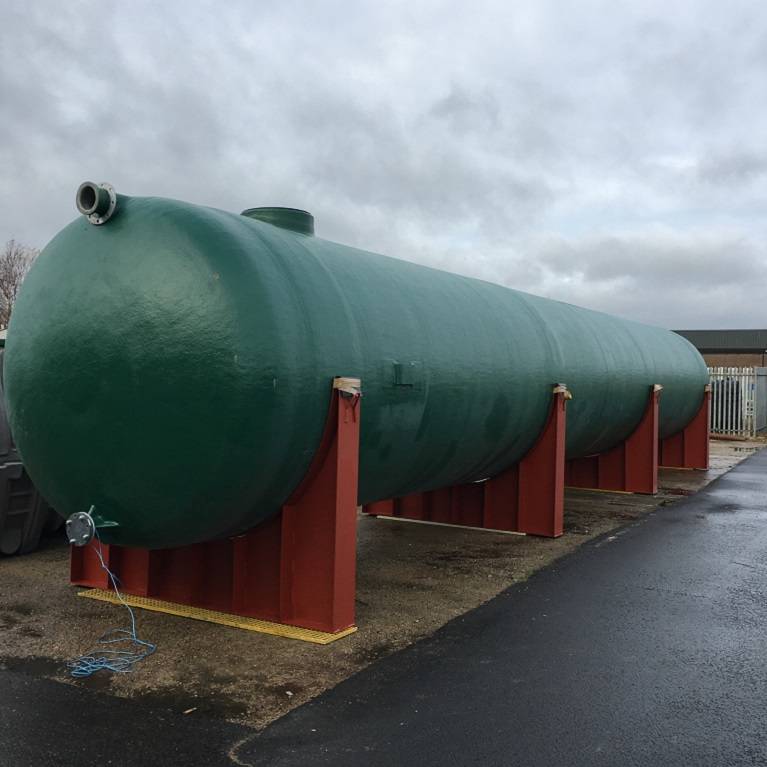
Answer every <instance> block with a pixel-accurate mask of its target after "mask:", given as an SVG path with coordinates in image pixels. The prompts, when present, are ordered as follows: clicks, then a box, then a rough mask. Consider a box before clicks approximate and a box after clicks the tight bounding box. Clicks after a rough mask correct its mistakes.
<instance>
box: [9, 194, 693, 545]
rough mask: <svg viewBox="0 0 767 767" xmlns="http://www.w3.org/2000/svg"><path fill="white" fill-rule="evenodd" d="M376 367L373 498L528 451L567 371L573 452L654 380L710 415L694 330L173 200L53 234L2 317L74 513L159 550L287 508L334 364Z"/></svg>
mask: <svg viewBox="0 0 767 767" xmlns="http://www.w3.org/2000/svg"><path fill="white" fill-rule="evenodd" d="M339 375H343V376H357V377H359V378H361V379H362V387H363V392H364V396H363V402H362V431H361V448H360V501H361V502H367V501H372V500H376V499H381V498H387V497H392V496H398V495H403V494H405V493H408V492H412V491H417V490H425V489H431V488H437V487H442V486H446V485H450V484H453V483H457V482H464V481H469V480H479V479H482V478H485V477H488V476H491V475H493V474H496V473H497V472H499V471H501V470H502V469H503V468H505V467H506V466H508V465H509V464H511V463H513V462H514V461H516V460H517V459H519V458H521V457H522V456H523V455H524V454H525V452H526V451H527V450H528V449H529V448H530V447H531V445H532V444H533V442H534V441H535V439H536V437H537V436H538V434H539V432H540V431H541V428H542V426H543V425H544V422H545V420H546V417H547V413H548V409H549V405H550V402H551V387H552V385H553V384H555V383H558V382H564V383H566V384H567V385H568V386H569V388H570V389H571V391H572V393H573V397H574V399H573V400H572V401H571V402H570V404H569V405H568V418H567V449H568V455H569V456H570V457H575V456H581V455H586V454H590V453H594V452H598V451H601V450H604V449H607V448H610V447H612V446H613V445H615V444H616V443H618V442H619V441H620V440H622V439H623V438H625V437H627V436H628V435H629V434H630V433H631V432H632V430H633V429H634V427H635V426H636V424H637V423H638V422H639V420H640V418H641V416H642V414H643V412H644V409H645V406H646V403H647V398H648V393H649V387H650V386H651V385H652V384H655V383H660V384H663V386H664V387H665V388H664V391H663V395H662V397H661V429H662V434H663V435H664V436H665V435H670V434H672V433H674V432H676V431H678V430H680V429H681V428H683V427H684V426H685V425H686V424H687V422H689V421H690V419H691V418H692V417H693V415H694V414H695V413H696V411H697V409H698V407H699V405H700V403H701V398H702V391H703V387H704V385H705V383H706V382H707V375H706V367H705V365H704V363H703V360H702V358H701V357H700V355H699V354H698V352H697V351H696V350H695V349H694V348H693V347H692V345H691V344H689V343H688V342H687V341H686V340H684V339H683V338H681V337H680V336H678V335H675V334H674V333H671V332H670V331H666V330H662V329H660V328H655V327H649V326H645V325H640V324H636V323H632V322H627V321H624V320H620V319H617V318H615V317H610V316H608V315H605V314H600V313H597V312H592V311H588V310H585V309H580V308H577V307H574V306H570V305H567V304H563V303H559V302H556V301H550V300H546V299H543V298H538V297H535V296H531V295H526V294H524V293H520V292H517V291H513V290H509V289H507V288H503V287H500V286H498V285H493V284H490V283H487V282H482V281H479V280H473V279H469V278H466V277H460V276H457V275H454V274H449V273H446V272H442V271H436V270H433V269H428V268H425V267H422V266H417V265H415V264H411V263H407V262H403V261H398V260H395V259H392V258H387V257H384V256H380V255H375V254H372V253H367V252H365V251H360V250H355V249H353V248H349V247H345V246H342V245H338V244H336V243H332V242H328V241H324V240H321V239H319V238H315V237H311V236H306V235H301V234H296V233H295V232H292V231H287V230H284V229H280V228H278V227H276V226H272V225H270V224H267V223H264V222H261V221H258V220H253V219H251V218H248V217H245V216H239V215H235V214H231V213H225V212H222V211H219V210H214V209H210V208H202V207H196V206H193V205H189V204H185V203H182V202H177V201H173V200H165V199H159V198H126V197H119V202H118V208H117V212H116V214H115V215H114V217H113V218H112V219H111V220H110V221H109V222H108V223H106V224H105V225H103V226H92V225H90V224H89V223H88V222H87V221H86V220H85V219H84V218H78V219H77V220H76V221H74V222H73V223H72V224H70V225H69V226H68V227H66V228H65V229H64V230H63V231H62V232H60V233H59V234H58V235H57V236H56V237H55V238H54V239H53V240H52V241H51V243H50V244H49V245H48V246H47V247H46V248H45V250H44V251H43V252H42V254H41V255H40V257H39V258H38V260H37V263H36V264H35V266H34V267H33V269H32V271H31V272H30V274H29V276H28V278H27V280H26V282H25V283H24V286H23V289H22V291H21V295H20V296H19V299H18V303H17V305H16V308H15V311H14V315H13V319H12V322H11V327H10V331H9V334H8V342H7V352H6V359H5V381H6V391H7V397H8V407H9V414H10V420H11V424H12V428H13V431H14V435H15V437H16V441H17V444H18V446H19V449H20V451H21V453H22V456H23V458H24V461H25V463H26V464H27V466H28V469H29V472H30V474H31V475H32V477H33V479H34V481H35V483H36V484H37V485H38V487H39V488H40V489H41V491H42V492H43V494H44V495H45V497H46V498H47V499H48V500H49V501H50V502H51V503H52V504H53V506H55V508H57V509H58V510H59V511H60V512H61V513H63V514H65V515H68V514H70V513H72V512H75V511H82V510H87V509H88V508H89V507H90V505H91V504H94V505H95V506H96V509H97V513H98V514H100V515H101V516H102V517H104V518H106V519H109V520H112V521H115V522H117V523H118V524H119V527H116V528H112V529H106V530H104V532H103V537H104V539H105V540H107V541H113V542H118V543H124V544H129V545H141V546H148V547H150V548H159V547H163V546H174V545H182V544H186V543H192V542H196V541H202V540H207V539H211V538H216V537H221V536H224V535H228V534H232V533H235V532H239V531H242V530H245V529H247V528H250V527H252V526H254V525H255V524H257V523H258V522H259V521H261V520H263V519H265V518H267V517H269V516H270V515H272V514H274V513H275V512H276V511H277V510H278V509H279V507H280V505H281V504H282V502H283V501H284V500H285V499H286V498H287V497H288V496H289V495H290V493H291V491H292V490H293V489H294V488H295V487H296V485H297V484H298V483H299V482H300V480H301V479H302V477H303V475H304V473H305V471H306V469H307V467H308V465H309V463H310V461H311V459H312V456H313V455H314V452H315V450H316V448H317V445H318V442H319V440H320V436H321V433H322V429H323V424H324V421H325V417H326V412H327V407H328V403H329V401H330V393H331V381H332V378H333V377H334V376H339Z"/></svg>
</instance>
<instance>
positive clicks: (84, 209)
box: [75, 181, 117, 226]
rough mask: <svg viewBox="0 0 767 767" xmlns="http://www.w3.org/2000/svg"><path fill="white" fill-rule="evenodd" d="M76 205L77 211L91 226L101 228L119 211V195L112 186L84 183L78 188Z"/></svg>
mask: <svg viewBox="0 0 767 767" xmlns="http://www.w3.org/2000/svg"><path fill="white" fill-rule="evenodd" d="M75 203H76V205H77V210H79V211H80V213H82V214H83V215H84V216H85V217H86V218H87V219H88V221H90V222H91V224H95V225H96V226H100V225H101V224H105V223H106V222H107V221H109V219H110V218H112V216H113V215H114V213H115V210H116V209H117V195H116V194H115V190H114V189H113V188H112V185H111V184H106V183H104V184H95V183H93V181H83V183H82V184H80V186H79V187H78V188H77V195H76V196H75Z"/></svg>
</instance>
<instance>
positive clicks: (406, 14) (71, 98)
mask: <svg viewBox="0 0 767 767" xmlns="http://www.w3.org/2000/svg"><path fill="white" fill-rule="evenodd" d="M0 171H2V172H0V241H3V242H4V241H5V240H7V239H10V238H11V237H15V238H16V239H18V240H21V241H22V242H24V243H26V244H29V245H32V246H36V247H42V246H43V245H44V244H45V243H46V242H47V241H48V240H49V239H50V238H51V236H52V235H53V234H55V232H56V231H57V230H58V229H59V228H61V227H62V226H63V225H64V224H66V223H67V222H68V221H69V220H70V219H71V218H73V217H74V215H75V210H74V193H75V190H76V188H77V186H78V184H79V182H80V181H82V180H85V179H89V180H94V181H109V182H111V183H113V184H114V185H115V186H116V187H117V189H118V191H119V192H122V193H125V194H136V195H163V196H168V197H176V198H181V199H186V200H190V201H193V202H197V203H201V204H205V205H212V206H216V207H221V208H225V209H229V210H233V211H239V210H241V209H243V208H246V207H251V206H257V205H288V206H296V207H303V208H306V209H308V210H310V211H312V213H314V215H315V217H316V219H317V233H318V235H320V236H322V237H326V238H329V239H334V240H338V241H341V242H345V243H349V244H353V245H356V246H359V247H363V248H366V249H369V250H375V251H379V252H385V253H387V254H389V255H393V256H397V257H400V258H405V259H408V260H412V261H417V262H420V263H423V264H428V265H430V266H437V267H440V268H444V269H449V270H452V271H457V272H461V273H463V274H467V275H470V276H476V277H481V278H483V279H487V280H491V281H494V282H499V283H502V284H504V285H508V286H510V287H515V288H519V289H522V290H527V291H530V292H534V293H539V294H542V295H546V296H551V297H554V298H558V299H561V300H565V301H569V302H572V303H577V304H581V305H584V306H589V307H593V308H597V309H602V310H605V311H609V312H614V313H617V314H621V315H623V316H626V317H631V318H634V319H639V320H643V321H647V322H652V323H655V324H660V325H666V326H670V327H767V308H766V307H767V300H766V297H767V245H765V243H767V237H766V236H765V235H767V218H766V216H765V212H766V207H767V5H765V4H764V2H763V0H762V1H760V0H754V1H753V2H739V1H738V0H728V2H726V3H725V2H722V1H721V0H712V1H707V0H700V1H699V2H684V0H675V2H668V0H664V2H652V1H651V0H641V1H640V0H635V2H632V3H622V2H619V0H611V1H607V2H587V1H585V0H584V1H580V0H579V1H578V2H569V1H568V0H559V1H558V2H554V1H553V0H552V1H551V2H546V1H545V0H526V1H525V0H515V2H509V0H474V2H471V3H459V2H436V1H432V0H408V1H407V2H398V1H395V2H387V1H386V0H377V1H376V2H352V1H351V0H344V1H343V2H342V1H340V0H339V1H336V0H314V1H313V2H309V1H308V0H307V1H306V2H290V1H289V0H288V1H285V0H282V1H281V2H279V3H275V2H270V3H260V2H239V1H238V0H227V2H225V3H220V2H217V3H203V2H194V0H186V1H185V2H176V1H175V0H165V1H164V2H162V3H158V2H152V3H149V2H137V1H136V0H131V1H130V2H125V1H123V2H119V3H115V2H110V1H109V0H101V1H100V2H92V3H79V2H75V1H74V0H67V2H66V3H61V2H58V1H57V2H55V3H54V2H51V3H45V2H29V1H28V0H26V1H25V2H17V0H10V1H9V0H4V1H3V3H2V6H1V7H0Z"/></svg>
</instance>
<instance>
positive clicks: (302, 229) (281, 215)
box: [242, 207, 314, 235]
mask: <svg viewBox="0 0 767 767" xmlns="http://www.w3.org/2000/svg"><path fill="white" fill-rule="evenodd" d="M242 215H243V216H247V217H248V218H255V219H256V221H263V222H264V223H266V224H271V225H272V226H279V227H280V229H289V230H290V231H291V232H298V233H299V234H310V235H311V234H314V216H313V215H312V214H311V213H307V211H305V210H299V209H298V208H273V207H272V208H248V209H247V210H243V211H242Z"/></svg>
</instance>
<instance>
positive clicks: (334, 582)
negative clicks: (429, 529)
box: [70, 378, 360, 633]
mask: <svg viewBox="0 0 767 767" xmlns="http://www.w3.org/2000/svg"><path fill="white" fill-rule="evenodd" d="M359 385H360V382H359V380H358V379H355V378H336V379H335V380H334V382H333V395H332V400H331V405H330V410H329V413H328V419H327V422H326V425H325V431H324V435H323V438H322V442H321V445H320V448H319V450H318V451H317V454H316V455H315V457H314V460H313V462H312V465H311V466H310V468H309V471H308V473H307V475H306V477H305V479H304V480H303V482H302V483H301V485H300V486H299V487H298V488H297V490H296V491H295V492H294V493H293V495H292V496H291V497H290V498H289V499H288V501H287V502H286V503H285V505H284V506H283V507H282V510H281V512H280V513H279V514H278V515H277V516H275V517H273V518H272V519H269V520H267V521H266V522H264V523H262V524H260V525H258V527H255V528H253V529H252V530H249V531H248V532H247V533H244V534H243V535H239V536H236V537H234V538H230V539H226V540H220V541H210V542H207V543H199V544H194V545H192V546H182V547H179V548H175V549H161V550H155V551H150V550H148V549H138V548H127V547H123V546H107V545H103V546H102V553H103V556H104V560H105V562H106V563H107V565H108V566H109V568H110V569H111V570H112V572H113V573H114V574H115V575H116V576H117V578H118V579H119V583H120V588H121V590H122V591H124V592H125V593H127V594H133V595H136V596H143V597H152V598H155V599H161V600H166V601H170V602H177V603H181V604H185V605H190V606H193V607H202V608H206V609H209V610H218V611H221V612H228V613H234V614H236V615H244V616H248V617H252V618H261V619H263V620H268V621H274V622H277V623H284V624H288V625H292V626H300V627H302V628H308V629H314V630H317V631H325V632H329V633H337V632H339V631H343V630H345V629H347V628H349V627H351V626H353V625H354V597H355V590H356V584H355V574H356V539H357V479H358V452H359V430H360V418H359V411H360V406H359V398H360V394H359ZM95 545H98V544H95ZM70 579H71V582H72V583H75V584H78V585H81V586H90V587H93V588H100V589H109V588H111V586H110V584H109V582H108V577H107V575H106V573H105V572H104V570H103V569H102V568H101V566H100V564H99V562H98V557H97V554H96V550H95V548H94V547H93V546H87V547H83V548H77V547H73V548H72V557H71V576H70Z"/></svg>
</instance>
